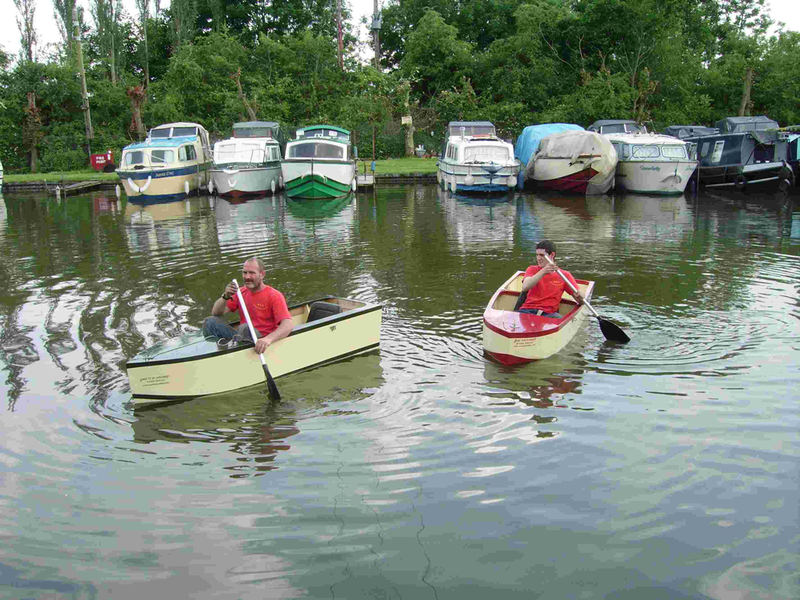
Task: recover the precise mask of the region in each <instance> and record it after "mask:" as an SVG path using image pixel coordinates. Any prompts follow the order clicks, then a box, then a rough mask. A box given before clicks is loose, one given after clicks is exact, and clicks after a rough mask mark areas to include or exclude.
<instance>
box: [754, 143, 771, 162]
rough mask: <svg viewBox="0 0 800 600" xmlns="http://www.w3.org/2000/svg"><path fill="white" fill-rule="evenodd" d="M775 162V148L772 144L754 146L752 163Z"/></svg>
mask: <svg viewBox="0 0 800 600" xmlns="http://www.w3.org/2000/svg"><path fill="white" fill-rule="evenodd" d="M773 160H775V146H773V145H772V144H756V147H755V148H754V149H753V161H754V162H757V163H762V162H772V161H773Z"/></svg>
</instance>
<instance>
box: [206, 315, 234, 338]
mask: <svg viewBox="0 0 800 600" xmlns="http://www.w3.org/2000/svg"><path fill="white" fill-rule="evenodd" d="M203 335H204V336H205V337H216V338H220V339H231V338H232V337H233V336H234V335H236V330H235V329H234V328H233V327H231V326H230V325H228V324H227V323H226V322H225V321H223V320H222V319H220V318H219V317H208V318H207V319H206V320H205V321H203Z"/></svg>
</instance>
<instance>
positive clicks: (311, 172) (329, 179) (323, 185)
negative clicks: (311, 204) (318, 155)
mask: <svg viewBox="0 0 800 600" xmlns="http://www.w3.org/2000/svg"><path fill="white" fill-rule="evenodd" d="M281 173H282V174H283V182H284V185H285V186H286V195H287V196H288V197H289V198H312V199H314V198H341V197H342V196H346V195H347V194H349V193H350V192H354V191H356V165H355V162H351V161H324V160H292V159H286V160H284V162H283V163H282V164H281Z"/></svg>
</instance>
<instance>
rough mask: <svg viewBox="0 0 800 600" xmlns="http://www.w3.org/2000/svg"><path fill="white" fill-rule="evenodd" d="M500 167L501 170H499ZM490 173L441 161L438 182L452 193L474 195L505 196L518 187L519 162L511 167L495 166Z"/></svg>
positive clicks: (481, 169)
mask: <svg viewBox="0 0 800 600" xmlns="http://www.w3.org/2000/svg"><path fill="white" fill-rule="evenodd" d="M498 167H499V168H498ZM491 169H492V170H494V169H497V170H494V172H488V171H486V170H485V169H484V168H482V167H481V166H480V165H465V164H460V163H454V162H450V161H445V160H443V161H440V162H439V168H438V170H437V172H436V180H437V181H438V182H439V185H440V186H442V187H444V189H447V190H450V191H451V192H464V193H473V194H504V193H506V192H509V191H511V190H513V189H514V187H515V186H516V185H517V175H518V174H519V162H516V163H514V164H510V165H493V166H492V167H491Z"/></svg>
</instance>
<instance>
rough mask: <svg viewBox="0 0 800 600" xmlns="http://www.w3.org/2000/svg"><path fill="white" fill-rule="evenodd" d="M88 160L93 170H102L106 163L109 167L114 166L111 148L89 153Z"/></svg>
mask: <svg viewBox="0 0 800 600" xmlns="http://www.w3.org/2000/svg"><path fill="white" fill-rule="evenodd" d="M89 160H90V161H91V163H92V168H93V169H94V170H95V171H103V170H105V168H106V166H107V165H111V168H113V167H114V153H113V152H112V151H111V150H107V151H106V152H105V153H103V154H90V155H89Z"/></svg>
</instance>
